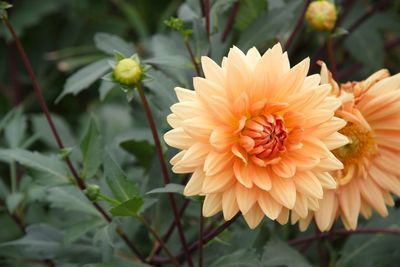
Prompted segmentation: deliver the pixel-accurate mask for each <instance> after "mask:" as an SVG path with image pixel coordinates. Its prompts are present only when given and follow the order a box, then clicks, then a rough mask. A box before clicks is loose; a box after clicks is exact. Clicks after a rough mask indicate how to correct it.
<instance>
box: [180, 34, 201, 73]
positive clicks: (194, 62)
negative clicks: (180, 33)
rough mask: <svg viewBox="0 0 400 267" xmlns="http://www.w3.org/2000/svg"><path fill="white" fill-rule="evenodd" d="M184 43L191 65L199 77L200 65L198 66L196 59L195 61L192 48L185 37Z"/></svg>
mask: <svg viewBox="0 0 400 267" xmlns="http://www.w3.org/2000/svg"><path fill="white" fill-rule="evenodd" d="M184 43H185V46H186V49H187V51H188V52H189V55H190V59H191V60H192V63H193V66H194V68H195V70H196V74H197V76H199V77H200V76H201V70H200V66H199V64H198V63H197V61H196V58H195V56H194V53H193V50H192V48H191V47H190V44H189V41H188V40H186V39H185V40H184Z"/></svg>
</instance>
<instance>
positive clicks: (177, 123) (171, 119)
mask: <svg viewBox="0 0 400 267" xmlns="http://www.w3.org/2000/svg"><path fill="white" fill-rule="evenodd" d="M167 122H168V124H169V125H170V126H171V127H172V128H179V127H181V124H182V119H180V118H179V117H178V116H176V115H175V114H173V113H171V114H169V115H168V116H167Z"/></svg>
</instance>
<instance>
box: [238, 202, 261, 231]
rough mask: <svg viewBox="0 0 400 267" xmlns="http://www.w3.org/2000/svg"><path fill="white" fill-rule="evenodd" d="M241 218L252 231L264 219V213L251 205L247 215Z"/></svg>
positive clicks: (256, 206)
mask: <svg viewBox="0 0 400 267" xmlns="http://www.w3.org/2000/svg"><path fill="white" fill-rule="evenodd" d="M243 217H244V219H245V221H246V223H247V224H248V225H249V227H250V229H254V228H256V227H257V226H258V225H259V224H260V222H261V221H262V219H263V218H264V213H263V212H262V211H261V209H260V208H259V207H258V205H253V207H252V208H251V209H250V210H249V211H248V212H247V213H245V214H243Z"/></svg>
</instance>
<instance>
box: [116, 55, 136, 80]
mask: <svg viewBox="0 0 400 267" xmlns="http://www.w3.org/2000/svg"><path fill="white" fill-rule="evenodd" d="M142 75H143V70H142V68H141V66H140V64H139V63H138V62H137V61H136V60H134V59H132V58H124V59H122V60H120V61H118V62H117V64H116V65H115V69H114V79H115V81H116V82H118V83H120V84H122V85H126V86H134V85H135V84H137V83H138V82H139V81H140V79H141V77H142Z"/></svg>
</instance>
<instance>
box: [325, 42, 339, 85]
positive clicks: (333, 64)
mask: <svg viewBox="0 0 400 267" xmlns="http://www.w3.org/2000/svg"><path fill="white" fill-rule="evenodd" d="M326 49H327V51H328V57H329V62H330V65H331V67H330V69H331V72H332V78H333V79H335V78H336V73H337V71H336V59H335V52H334V51H333V41H332V38H331V37H328V41H327V46H326Z"/></svg>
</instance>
